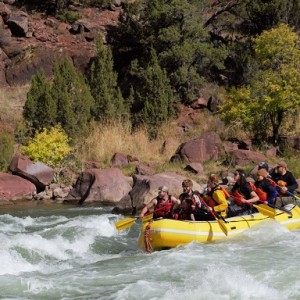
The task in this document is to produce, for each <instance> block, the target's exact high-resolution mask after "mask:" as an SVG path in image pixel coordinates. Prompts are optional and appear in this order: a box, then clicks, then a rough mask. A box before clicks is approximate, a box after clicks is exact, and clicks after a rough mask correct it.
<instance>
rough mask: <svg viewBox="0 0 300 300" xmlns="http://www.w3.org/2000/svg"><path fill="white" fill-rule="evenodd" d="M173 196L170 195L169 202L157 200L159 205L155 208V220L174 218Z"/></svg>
mask: <svg viewBox="0 0 300 300" xmlns="http://www.w3.org/2000/svg"><path fill="white" fill-rule="evenodd" d="M171 198H172V196H171V195H168V200H167V201H164V200H162V199H159V198H158V197H156V199H157V204H156V206H155V208H154V213H153V218H154V219H156V218H171V217H172V208H173V203H172V199H171Z"/></svg>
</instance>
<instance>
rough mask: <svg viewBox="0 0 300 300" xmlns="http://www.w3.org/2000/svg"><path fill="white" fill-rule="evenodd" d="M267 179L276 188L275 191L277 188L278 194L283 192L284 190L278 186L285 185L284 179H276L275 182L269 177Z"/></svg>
mask: <svg viewBox="0 0 300 300" xmlns="http://www.w3.org/2000/svg"><path fill="white" fill-rule="evenodd" d="M267 179H268V180H269V182H270V183H271V184H272V185H273V186H274V187H275V188H276V189H277V191H278V190H279V193H280V194H285V192H284V191H283V190H282V189H281V188H280V187H284V186H287V183H286V182H285V181H284V180H278V182H277V183H276V182H275V181H274V180H272V179H271V178H267Z"/></svg>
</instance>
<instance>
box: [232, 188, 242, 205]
mask: <svg viewBox="0 0 300 300" xmlns="http://www.w3.org/2000/svg"><path fill="white" fill-rule="evenodd" d="M231 197H232V198H233V199H234V201H235V203H236V204H237V205H241V206H242V205H244V204H243V202H242V201H241V200H242V199H243V198H244V196H243V195H242V194H240V193H239V192H238V190H235V191H234V192H233V194H232V195H231Z"/></svg>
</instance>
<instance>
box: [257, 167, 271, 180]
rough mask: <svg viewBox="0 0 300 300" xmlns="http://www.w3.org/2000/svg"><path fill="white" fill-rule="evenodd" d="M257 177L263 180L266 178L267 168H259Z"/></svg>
mask: <svg viewBox="0 0 300 300" xmlns="http://www.w3.org/2000/svg"><path fill="white" fill-rule="evenodd" d="M256 177H257V180H258V181H262V180H263V179H264V178H267V177H268V172H267V170H266V169H263V168H262V169H259V170H258V171H257V173H256Z"/></svg>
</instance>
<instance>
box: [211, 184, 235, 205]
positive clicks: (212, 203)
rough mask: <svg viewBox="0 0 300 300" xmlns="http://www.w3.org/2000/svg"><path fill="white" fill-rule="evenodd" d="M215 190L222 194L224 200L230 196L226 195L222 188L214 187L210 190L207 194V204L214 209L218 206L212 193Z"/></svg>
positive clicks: (226, 192)
mask: <svg viewBox="0 0 300 300" xmlns="http://www.w3.org/2000/svg"><path fill="white" fill-rule="evenodd" d="M217 190H220V191H222V192H223V193H224V195H225V198H226V199H228V198H229V197H230V194H229V193H228V191H227V190H226V189H225V188H224V187H223V186H217V187H215V188H214V189H213V190H211V191H210V192H209V193H208V199H207V204H208V206H210V207H215V206H216V205H219V203H218V202H217V201H216V200H215V199H214V198H213V196H212V195H213V193H214V192H215V191H217Z"/></svg>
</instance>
